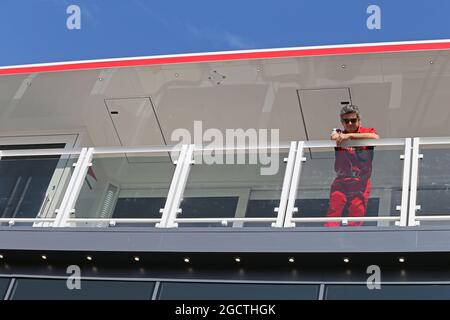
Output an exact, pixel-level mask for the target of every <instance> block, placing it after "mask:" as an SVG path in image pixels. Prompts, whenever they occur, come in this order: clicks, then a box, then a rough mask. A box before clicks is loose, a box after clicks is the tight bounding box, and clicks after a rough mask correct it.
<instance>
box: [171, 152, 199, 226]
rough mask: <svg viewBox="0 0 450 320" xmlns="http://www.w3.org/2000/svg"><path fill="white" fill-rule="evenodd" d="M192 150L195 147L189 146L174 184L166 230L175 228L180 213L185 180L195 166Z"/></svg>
mask: <svg viewBox="0 0 450 320" xmlns="http://www.w3.org/2000/svg"><path fill="white" fill-rule="evenodd" d="M194 148H195V145H193V144H190V145H189V146H188V148H187V150H186V157H185V158H184V160H183V166H182V167H181V172H180V177H179V180H178V183H177V184H176V186H175V187H176V189H175V193H174V196H173V201H172V207H171V208H170V211H169V213H168V218H167V225H166V227H167V228H176V227H178V224H177V223H176V222H175V219H176V218H177V215H178V214H179V213H181V208H180V204H181V200H182V199H183V194H184V189H185V187H186V183H187V179H188V177H189V172H190V170H191V166H192V165H193V164H195V162H194Z"/></svg>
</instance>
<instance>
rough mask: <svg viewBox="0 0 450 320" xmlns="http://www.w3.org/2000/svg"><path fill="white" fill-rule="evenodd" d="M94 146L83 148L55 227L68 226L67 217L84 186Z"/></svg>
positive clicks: (58, 212) (72, 210)
mask: <svg viewBox="0 0 450 320" xmlns="http://www.w3.org/2000/svg"><path fill="white" fill-rule="evenodd" d="M93 154H94V148H83V149H82V150H81V153H80V156H79V158H78V161H77V162H76V164H75V170H74V172H73V175H72V177H71V179H70V181H69V185H68V186H67V190H66V193H65V194H64V197H63V200H62V202H61V206H60V207H59V209H58V211H57V215H56V220H55V222H54V225H53V226H54V227H67V226H68V224H67V219H69V218H70V216H71V214H72V213H73V212H74V210H75V209H74V208H75V204H76V201H77V199H78V196H79V194H80V191H81V188H82V187H83V182H84V178H85V177H86V174H87V172H88V169H89V167H90V166H92V157H93Z"/></svg>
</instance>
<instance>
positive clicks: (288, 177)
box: [272, 141, 297, 228]
mask: <svg viewBox="0 0 450 320" xmlns="http://www.w3.org/2000/svg"><path fill="white" fill-rule="evenodd" d="M296 148H297V142H296V141H291V146H290V148H289V154H288V157H287V158H285V159H283V161H285V162H287V163H286V170H285V172H284V179H283V187H282V189H281V198H280V204H279V206H278V208H275V212H277V213H278V214H277V221H276V222H274V223H272V227H276V228H281V227H283V225H284V220H285V217H286V208H287V202H288V197H289V190H290V189H291V182H292V173H293V171H294V165H295V155H296V153H297V150H296Z"/></svg>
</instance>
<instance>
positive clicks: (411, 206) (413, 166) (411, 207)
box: [408, 138, 421, 227]
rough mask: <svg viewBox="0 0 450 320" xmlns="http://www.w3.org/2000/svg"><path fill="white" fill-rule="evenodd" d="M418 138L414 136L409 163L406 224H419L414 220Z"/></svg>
mask: <svg viewBox="0 0 450 320" xmlns="http://www.w3.org/2000/svg"><path fill="white" fill-rule="evenodd" d="M419 147H420V138H414V140H413V148H412V163H411V192H410V196H409V217H408V226H411V227H412V226H416V225H419V222H418V221H416V211H417V210H419V209H420V206H418V205H417V184H418V177H419V158H420V157H421V155H420V154H419Z"/></svg>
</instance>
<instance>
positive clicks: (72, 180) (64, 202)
mask: <svg viewBox="0 0 450 320" xmlns="http://www.w3.org/2000/svg"><path fill="white" fill-rule="evenodd" d="M87 150H88V148H82V149H81V152H80V154H79V156H78V160H77V162H75V163H74V164H73V166H74V168H75V169H74V170H73V172H72V176H71V177H70V180H69V183H68V185H67V188H66V190H65V192H64V196H63V199H62V201H61V204H60V206H59V208H58V209H56V210H55V212H56V218H55V222H54V223H53V227H59V226H60V223H61V219H62V213H63V212H64V210H65V208H66V206H67V202H68V200H69V197H70V194H71V192H72V189H73V186H74V184H75V180H76V178H77V176H78V173H79V172H80V167H81V163H82V162H83V161H84V158H85V156H86V153H87Z"/></svg>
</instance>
